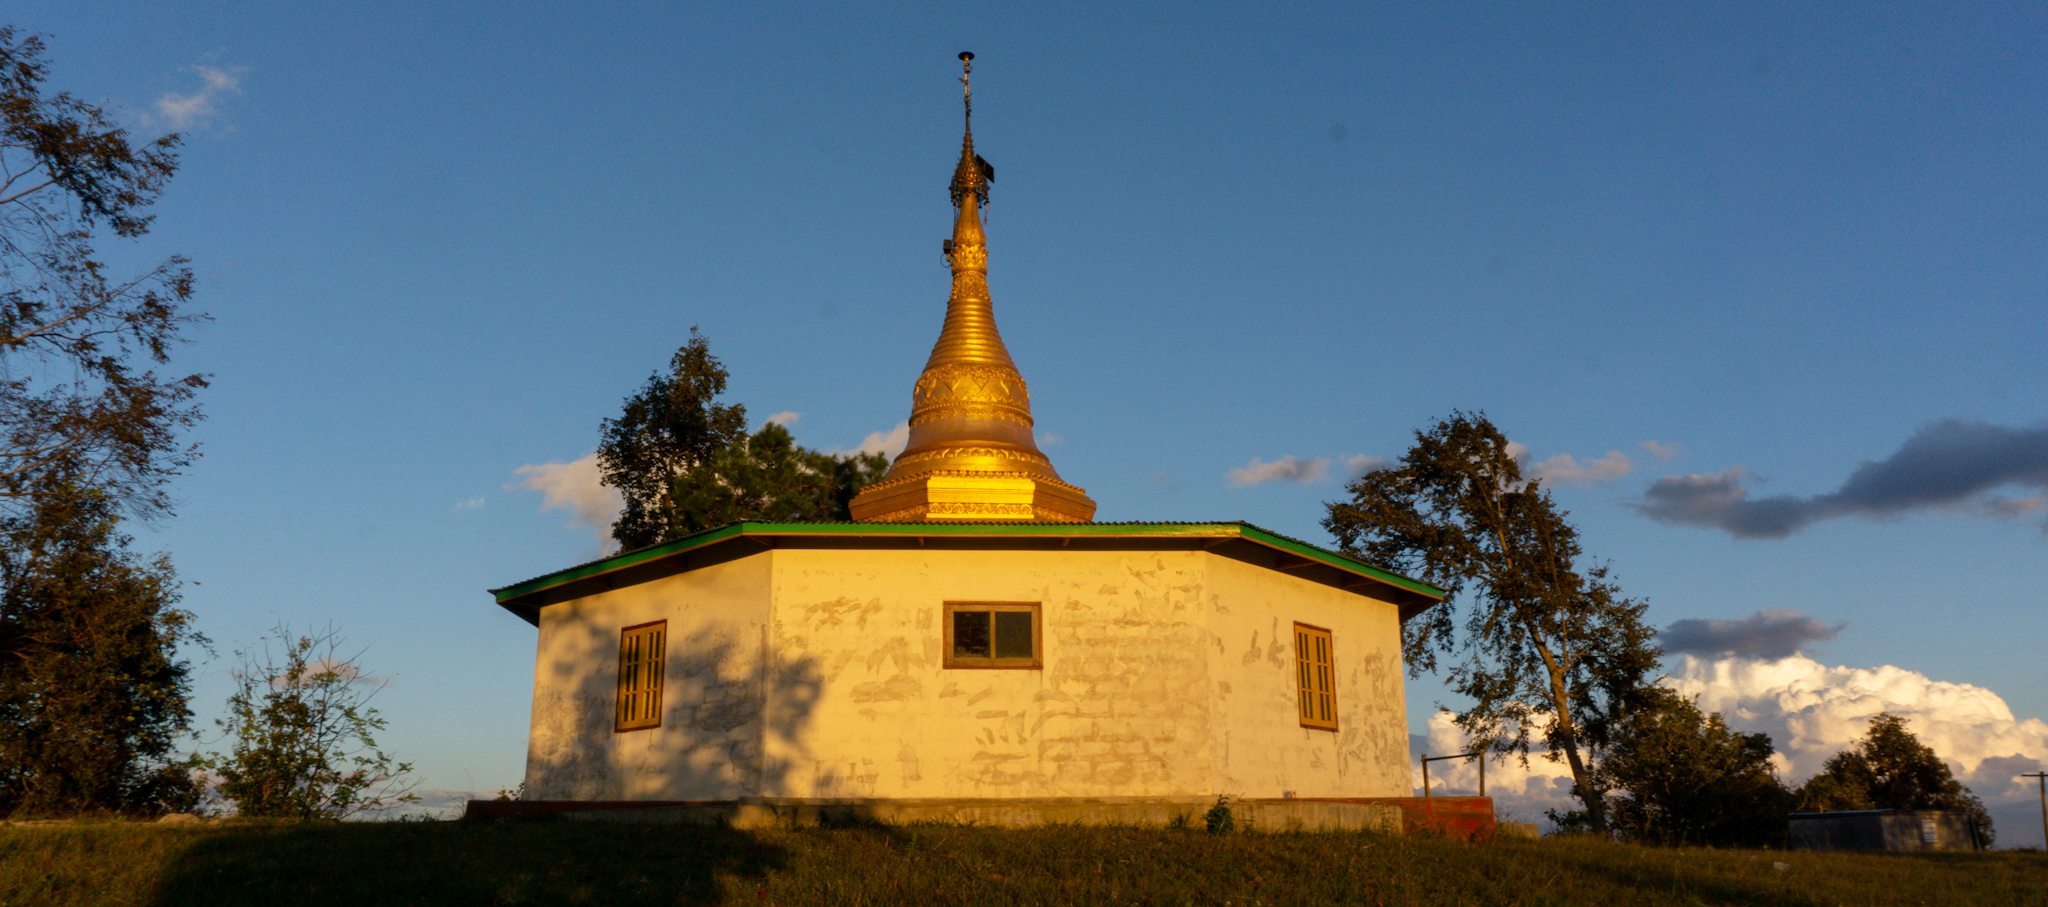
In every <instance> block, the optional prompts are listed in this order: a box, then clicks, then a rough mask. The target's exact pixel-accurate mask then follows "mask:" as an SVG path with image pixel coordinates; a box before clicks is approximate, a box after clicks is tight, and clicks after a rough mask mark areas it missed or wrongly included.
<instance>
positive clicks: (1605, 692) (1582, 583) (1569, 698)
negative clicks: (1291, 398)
mask: <svg viewBox="0 0 2048 907" xmlns="http://www.w3.org/2000/svg"><path fill="white" fill-rule="evenodd" d="M1345 490H1346V491H1349V492H1350V493H1351V500H1349V501H1334V502H1331V503H1330V504H1329V505H1328V507H1329V515H1328V516H1327V517H1325V518H1324V520H1323V528H1324V529H1327V530H1329V532H1330V534H1331V535H1333V536H1335V537H1336V538H1337V544H1338V545H1339V546H1340V547H1341V548H1342V549H1343V550H1344V552H1345V553H1346V554H1350V555H1353V556H1355V557H1359V558H1363V559H1364V560H1366V561H1367V562H1370V563H1377V564H1379V565H1381V566H1383V567H1386V568H1388V569H1391V570H1394V571H1395V572H1398V573H1403V574H1406V575H1409V576H1414V577H1416V578H1417V579H1421V580H1422V581H1424V582H1427V583H1430V584H1432V585H1435V586H1437V587H1439V588H1442V589H1444V590H1446V591H1448V592H1450V593H1451V595H1450V597H1449V598H1447V599H1446V600H1445V601H1444V603H1443V604H1441V605H1439V606H1437V607H1435V608H1431V609H1430V610H1429V611H1428V612H1426V613H1425V614H1423V615H1422V616H1421V617H1419V618H1418V619H1416V620H1411V621H1409V622H1408V623H1406V624H1404V625H1403V626H1402V628H1401V629H1402V637H1403V638H1402V647H1403V650H1404V653H1405V655H1406V658H1407V661H1408V669H1409V671H1410V672H1411V673H1415V674H1420V673H1421V672H1423V671H1430V670H1435V668H1436V659H1437V656H1438V655H1439V654H1445V655H1449V654H1453V653H1457V654H1461V655H1463V656H1464V657H1463V659H1462V660H1461V661H1459V662H1457V663H1455V664H1453V665H1452V666H1451V668H1450V672H1449V673H1450V676H1449V686H1450V688H1451V689H1452V690H1454V691H1456V692H1457V693H1459V694H1460V695H1463V696H1467V697H1470V698H1471V700H1472V704H1471V705H1470V706H1469V707H1468V708H1466V709H1465V710H1464V711H1463V712H1461V713H1459V714H1458V716H1457V723H1458V726H1459V728H1461V729H1463V730H1464V731H1465V732H1466V733H1467V734H1469V735H1470V736H1471V738H1472V740H1473V741H1474V742H1473V745H1474V747H1475V748H1482V749H1490V750H1492V751H1493V752H1496V753H1503V754H1506V753H1514V754H1517V755H1519V756H1520V757H1522V758H1525V759H1526V758H1527V756H1528V752H1529V743H1530V735H1531V734H1532V733H1534V734H1536V735H1537V736H1538V737H1540V739H1541V740H1542V742H1543V744H1544V745H1545V746H1546V747H1547V748H1548V750H1549V751H1550V754H1552V755H1550V756H1549V758H1553V759H1554V758H1558V757H1559V756H1562V757H1563V759H1564V760H1565V762H1566V763H1567V765H1569V766H1570V768H1571V773H1572V787H1573V790H1572V793H1573V796H1575V797H1577V798H1578V799H1579V802H1580V803H1582V804H1583V805H1584V808H1585V810H1586V814H1587V817H1588V820H1589V822H1590V824H1591V825H1592V827H1593V829H1594V830H1596V831H1601V832H1604V831H1606V830H1607V821H1606V810H1605V806H1606V803H1605V795H1604V793H1603V792H1602V790H1601V788H1600V784H1599V781H1598V779H1597V777H1596V776H1595V775H1594V772H1593V767H1594V757H1595V755H1596V752H1597V750H1598V749H1599V748H1600V747H1601V746H1603V745H1604V744H1605V743H1606V742H1607V740H1608V736H1609V731H1610V730H1611V729H1612V727H1613V724H1614V722H1615V720H1616V719H1617V718H1618V717H1619V716H1620V715H1622V714H1623V713H1625V711H1626V710H1627V708H1628V706H1629V704H1630V703H1631V701H1632V700H1633V699H1634V698H1635V697H1638V696H1640V695H1641V694H1642V691H1643V690H1644V689H1645V680H1646V677H1647V675H1648V674H1649V673H1650V672H1651V671H1653V670H1655V669H1656V666H1657V660H1658V658H1659V657H1660V656H1661V655H1662V652H1661V651H1660V650H1659V649H1658V648H1657V645H1656V643H1655V642H1654V641H1653V636H1654V631H1652V630H1651V629H1650V628H1649V627H1646V626H1644V625H1643V620H1642V617H1643V610H1644V608H1646V607H1647V605H1646V604H1645V603H1643V602H1641V601H1636V600H1631V599H1627V598H1623V597H1622V596H1621V590H1620V589H1619V588H1618V587H1616V586H1615V585H1614V584H1613V583H1612V582H1609V581H1608V579H1607V568H1606V567H1604V566H1587V567H1581V566H1580V564H1579V560H1580V556H1581V552H1580V550H1579V534H1578V530H1577V529H1574V528H1573V527H1572V525H1571V524H1570V523H1568V522H1566V521H1565V513H1564V511H1562V510H1559V509H1557V506H1556V504H1554V503H1552V501H1551V500H1550V495H1549V493H1548V492H1546V491H1544V490H1543V488H1542V486H1541V483H1540V482H1538V481H1537V480H1535V479H1527V478H1524V477H1523V475H1522V471H1521V467H1520V465H1519V464H1517V463H1516V462H1515V458H1514V456H1513V455H1512V454H1510V453H1509V451H1508V441H1507V438H1506V437H1504V436H1502V435H1501V433H1500V431H1499V430H1498V429H1496V428H1494V427H1493V423H1491V422H1488V421H1487V420H1486V418H1485V417H1484V416H1483V415H1479V414H1476V413H1473V414H1467V413H1462V412H1453V413H1451V415H1450V417H1449V418H1447V419H1444V420H1442V421H1440V422H1438V423H1436V424H1435V425H1432V426H1430V428H1429V429H1428V430H1426V431H1417V432H1416V433H1415V446H1414V447H1412V448H1410V449H1409V450H1408V452H1407V453H1406V454H1404V455H1403V456H1402V457H1401V460H1400V462H1399V463H1397V464H1395V465H1394V466H1390V467H1388V468H1385V469H1379V470H1375V471H1373V472H1369V473H1366V474H1365V475H1363V476H1360V477H1359V478H1358V479H1357V480H1356V481H1354V482H1352V483H1351V484H1350V485H1348V486H1346V488H1345ZM1468 589H1469V590H1471V591H1472V592H1473V593H1474V594H1473V595H1472V596H1471V598H1470V599H1469V600H1468V601H1467V602H1465V603H1460V601H1459V596H1460V595H1461V594H1462V593H1463V592H1465V591H1466V590H1468ZM1461 606H1463V607H1465V609H1466V612H1467V613H1466V620H1465V626H1464V628H1463V629H1464V632H1463V633H1462V634H1460V633H1459V632H1458V631H1459V627H1458V625H1457V623H1456V621H1455V620H1454V618H1455V616H1456V615H1457V613H1458V609H1459V607H1461Z"/></svg>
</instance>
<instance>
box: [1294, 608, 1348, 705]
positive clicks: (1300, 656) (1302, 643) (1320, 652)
mask: <svg viewBox="0 0 2048 907" xmlns="http://www.w3.org/2000/svg"><path fill="white" fill-rule="evenodd" d="M1294 664H1295V673H1296V679H1297V680H1298V681H1299V686H1300V688H1301V726H1302V727H1313V728H1323V729H1325V730H1331V731H1334V730H1336V729H1337V667H1336V663H1335V659H1334V658H1332V657H1331V654H1330V631H1328V630H1325V629H1323V628H1321V627H1311V626H1309V625H1308V624H1295V625H1294Z"/></svg>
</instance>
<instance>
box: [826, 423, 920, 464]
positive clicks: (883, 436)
mask: <svg viewBox="0 0 2048 907" xmlns="http://www.w3.org/2000/svg"><path fill="white" fill-rule="evenodd" d="M909 443H910V422H909V420H905V421H902V422H898V423H896V427H895V428H892V429H889V430H888V431H871V432H868V436H867V437H865V438H862V439H861V442H860V443H859V444H857V445H855V446H854V448H853V449H852V450H835V451H832V453H833V454H835V455H838V456H845V455H847V454H871V453H878V454H881V455H882V456H885V457H888V458H889V459H891V460H894V459H896V455H897V454H900V453H902V452H903V446H904V445H905V444H909Z"/></svg>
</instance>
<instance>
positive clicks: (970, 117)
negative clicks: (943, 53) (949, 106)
mask: <svg viewBox="0 0 2048 907" xmlns="http://www.w3.org/2000/svg"><path fill="white" fill-rule="evenodd" d="M972 75H974V52H973V51H967V50H963V51H961V52H960V89H961V92H962V94H963V95H965V97H966V101H967V125H968V128H969V129H972V128H973V127H974V86H973V85H970V84H968V82H967V79H968V77H970V76H972Z"/></svg>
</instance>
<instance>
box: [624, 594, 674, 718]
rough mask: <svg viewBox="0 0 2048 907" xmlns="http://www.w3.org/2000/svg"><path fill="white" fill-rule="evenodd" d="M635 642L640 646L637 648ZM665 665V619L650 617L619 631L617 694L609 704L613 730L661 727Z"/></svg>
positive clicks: (666, 635)
mask: <svg viewBox="0 0 2048 907" xmlns="http://www.w3.org/2000/svg"><path fill="white" fill-rule="evenodd" d="M636 643H638V644H639V645H640V646H641V647H639V648H636ZM650 650H651V651H650ZM636 656H637V657H636ZM667 668H668V621H666V620H653V621H648V622H647V623H644V624H634V625H632V626H630V627H625V628H622V629H620V630H619V693H618V699H617V701H616V702H615V703H614V705H613V707H612V731H613V732H614V733H624V732H626V731H644V730H647V729H648V728H657V727H660V726H661V680H662V673H663V672H664V671H666V670H667Z"/></svg>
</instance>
